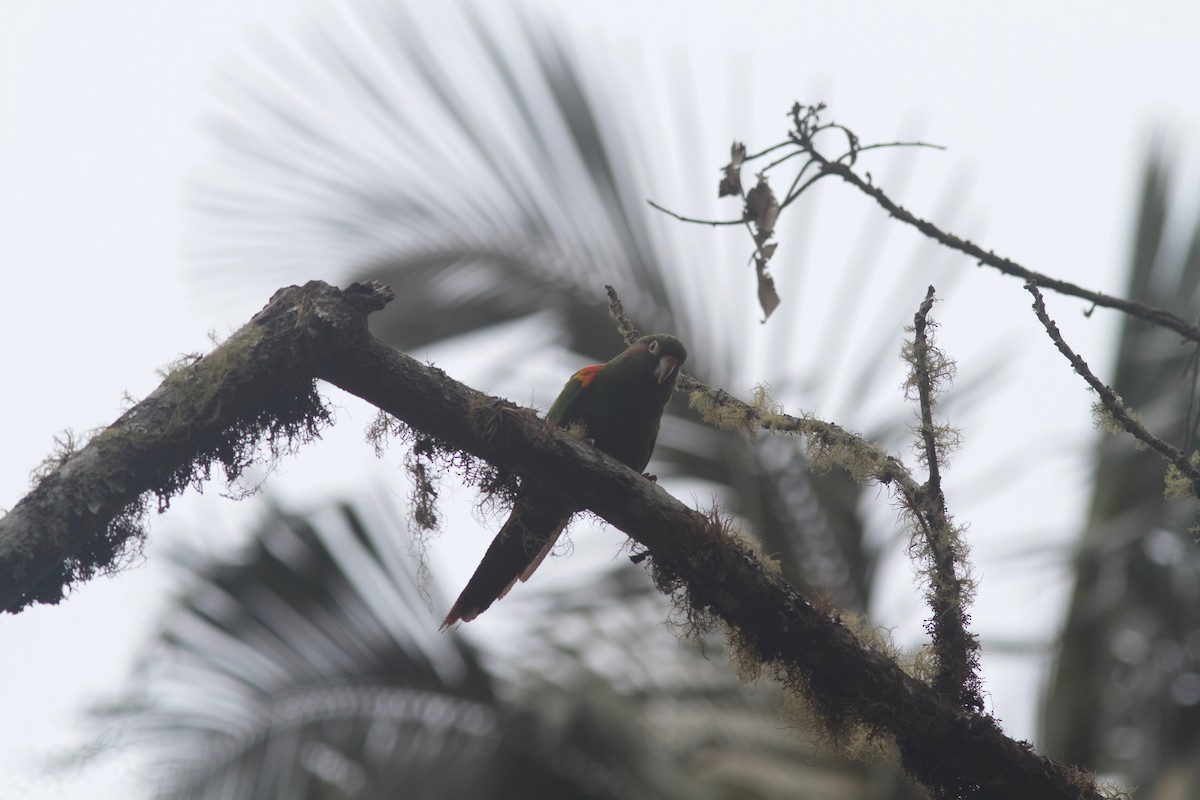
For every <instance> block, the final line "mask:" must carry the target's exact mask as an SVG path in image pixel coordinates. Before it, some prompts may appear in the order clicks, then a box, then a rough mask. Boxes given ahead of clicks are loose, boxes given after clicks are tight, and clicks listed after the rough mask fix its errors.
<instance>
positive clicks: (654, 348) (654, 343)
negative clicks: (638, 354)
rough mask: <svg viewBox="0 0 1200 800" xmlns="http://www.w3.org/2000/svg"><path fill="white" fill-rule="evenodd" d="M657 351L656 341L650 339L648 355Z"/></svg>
mask: <svg viewBox="0 0 1200 800" xmlns="http://www.w3.org/2000/svg"><path fill="white" fill-rule="evenodd" d="M657 352H658V342H656V341H654V340H653V339H651V340H650V355H654V354H655V353H657Z"/></svg>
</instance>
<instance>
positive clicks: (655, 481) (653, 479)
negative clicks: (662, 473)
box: [642, 472, 658, 483]
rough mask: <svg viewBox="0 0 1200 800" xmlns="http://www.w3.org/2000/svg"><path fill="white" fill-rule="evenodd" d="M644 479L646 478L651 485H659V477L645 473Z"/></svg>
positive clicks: (643, 474)
mask: <svg viewBox="0 0 1200 800" xmlns="http://www.w3.org/2000/svg"><path fill="white" fill-rule="evenodd" d="M642 477H643V478H645V479H646V480H648V481H650V482H651V483H658V476H657V475H651V474H650V473H649V472H643V473H642Z"/></svg>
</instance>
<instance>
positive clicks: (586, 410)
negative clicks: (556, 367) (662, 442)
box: [442, 334, 687, 630]
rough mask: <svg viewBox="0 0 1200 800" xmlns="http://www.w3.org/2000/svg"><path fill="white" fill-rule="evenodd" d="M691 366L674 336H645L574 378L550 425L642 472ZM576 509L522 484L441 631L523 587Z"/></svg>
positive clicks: (549, 415)
mask: <svg viewBox="0 0 1200 800" xmlns="http://www.w3.org/2000/svg"><path fill="white" fill-rule="evenodd" d="M685 360H687V350H685V349H684V346H683V344H682V343H681V342H680V341H679V340H678V339H676V338H675V337H673V336H667V335H665V334H655V335H653V336H643V337H642V338H641V339H639V340H638V341H637V342H635V343H634V344H632V345H630V346H629V347H628V348H627V349H626V350H625V352H623V353H621V354H620V355H618V356H617V357H616V358H614V359H612V360H611V361H609V362H608V363H606V364H594V365H592V366H590V367H584V368H583V369H581V370H579V371H578V372H576V373H575V374H574V375H572V376H571V379H570V380H569V381H567V385H566V386H564V387H563V389H562V391H561V392H560V393H559V395H558V399H556V400H555V401H554V404H553V405H551V406H550V411H549V412H548V413H547V414H546V420H547V421H548V422H551V423H553V424H555V425H558V426H559V427H560V428H567V427H569V426H571V425H573V424H575V423H580V424H582V425H583V427H584V428H585V431H586V432H585V434H584V435H585V436H586V438H587V439H588V440H589V441H590V442H591V443H592V444H593V445H595V446H596V447H598V448H600V449H601V450H603V451H604V452H605V453H608V454H609V455H610V456H612V457H613V458H616V459H617V460H618V461H620V462H622V463H623V464H625V465H626V466H628V467H630V468H632V469H635V470H637V471H638V472H641V471H642V470H644V469H645V468H646V464H648V463H649V462H650V454H651V453H652V452H653V451H654V442H655V440H656V439H657V438H658V426H659V422H660V420H661V419H662V413H663V408H664V407H665V406H666V405H667V401H668V400H669V399H670V398H671V393H672V392H673V391H674V389H675V378H676V376H677V375H678V374H679V368H680V366H681V365H682V364H683V362H684V361H685ZM527 483H528V482H527ZM578 510H579V508H578V507H576V506H573V505H571V504H570V502H569V500H565V499H564V498H562V497H561V496H556V495H554V494H552V493H550V492H546V491H544V490H542V489H540V488H539V487H537V486H528V485H523V486H522V489H521V494H520V496H519V497H518V498H517V501H516V503H515V504H514V505H513V510H512V514H510V515H509V518H508V521H507V522H505V523H504V527H502V528H501V529H500V532H499V533H498V534H496V538H495V539H494V540H492V544H491V546H490V547H488V551H487V553H486V554H485V555H484V557H483V561H482V562H480V564H479V567H478V568H477V569H476V570H475V574H474V575H472V576H471V580H470V581H468V582H467V586H466V588H465V589H463V591H462V594H461V595H459V597H458V600H456V601H455V603H454V606H453V607H452V608H451V609H450V613H449V614H447V615H446V619H445V620H444V621H443V622H442V629H443V630H444V629H446V628H447V627H449V626H450V625H453V624H454V623H455V622H457V621H458V620H462V621H464V622H469V621H471V620H473V619H475V617H477V616H479V615H480V614H481V613H483V612H484V611H485V610H486V609H487V607H488V606H490V605H491V604H492V603H494V602H495V601H496V600H499V599H500V598H501V597H504V595H506V594H507V593H508V590H509V589H511V588H512V587H513V584H515V583H516V582H517V581H518V580H522V581H526V580H529V576H530V575H532V574H533V572H534V570H536V569H537V568H538V565H540V564H541V563H542V561H543V560H545V558H546V556H547V555H549V553H550V551H551V549H553V547H554V543H555V542H556V541H557V540H558V536H559V534H561V533H562V531H563V528H565V527H566V526H567V522H568V521H570V519H571V515H572V514H574V513H575V512H576V511H578Z"/></svg>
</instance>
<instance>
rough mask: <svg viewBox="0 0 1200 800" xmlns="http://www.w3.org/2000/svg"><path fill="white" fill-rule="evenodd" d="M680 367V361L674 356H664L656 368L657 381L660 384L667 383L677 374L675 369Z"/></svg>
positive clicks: (655, 376)
mask: <svg viewBox="0 0 1200 800" xmlns="http://www.w3.org/2000/svg"><path fill="white" fill-rule="evenodd" d="M678 366H679V359H677V358H675V357H674V356H663V357H662V358H660V359H659V360H658V365H657V366H656V367H655V368H654V378H655V380H657V381H658V382H659V383H666V382H667V381H668V380H670V378H671V376H672V375H674V374H675V369H676V368H677V367H678Z"/></svg>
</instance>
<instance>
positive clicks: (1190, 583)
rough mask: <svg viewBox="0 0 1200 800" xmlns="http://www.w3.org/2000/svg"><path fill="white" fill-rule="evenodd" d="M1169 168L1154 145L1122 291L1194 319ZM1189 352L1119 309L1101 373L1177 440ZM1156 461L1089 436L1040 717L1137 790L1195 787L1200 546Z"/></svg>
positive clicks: (1193, 402)
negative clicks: (1078, 524)
mask: <svg viewBox="0 0 1200 800" xmlns="http://www.w3.org/2000/svg"><path fill="white" fill-rule="evenodd" d="M1169 174H1170V165H1169V163H1168V161H1167V160H1166V159H1165V158H1164V157H1163V156H1162V154H1161V153H1157V152H1156V153H1153V154H1152V155H1151V157H1150V159H1149V161H1148V163H1147V166H1146V171H1145V175H1144V178H1143V182H1142V197H1141V206H1140V212H1139V215H1138V218H1137V222H1136V229H1135V234H1134V242H1133V253H1132V264H1131V271H1130V278H1129V285H1128V288H1127V292H1126V296H1127V297H1129V298H1130V299H1132V300H1137V301H1141V302H1144V303H1147V304H1149V305H1152V306H1157V307H1160V308H1165V309H1167V310H1169V311H1172V312H1174V313H1177V314H1179V315H1180V316H1182V317H1184V318H1195V316H1196V312H1197V309H1198V308H1200V221H1196V222H1193V223H1192V224H1190V225H1188V224H1186V223H1187V221H1186V220H1181V219H1179V218H1178V211H1174V209H1172V203H1171V202H1170V198H1171V196H1172V192H1171V187H1170V181H1169V180H1168V176H1169ZM1173 211H1174V213H1172V212H1173ZM1185 225H1186V228H1187V235H1186V236H1181V235H1179V233H1180V229H1181V228H1183V227H1184V226H1185ZM1197 356H1198V352H1197V349H1196V347H1195V346H1185V345H1184V344H1183V343H1181V342H1180V340H1179V337H1178V336H1176V335H1175V334H1172V333H1170V332H1169V331H1165V330H1162V329H1159V328H1155V327H1152V326H1150V325H1148V324H1146V323H1143V322H1139V321H1137V320H1135V319H1132V318H1129V317H1126V318H1125V319H1124V322H1123V329H1122V332H1121V338H1120V342H1119V345H1118V354H1117V363H1116V368H1115V378H1114V380H1113V381H1112V384H1111V385H1112V387H1113V389H1115V390H1116V392H1117V393H1118V394H1119V395H1120V396H1121V397H1122V398H1124V400H1125V402H1126V403H1127V404H1128V405H1129V406H1130V407H1131V408H1133V409H1136V410H1137V412H1138V413H1139V414H1140V415H1141V417H1142V421H1143V422H1144V423H1145V424H1146V426H1147V428H1149V429H1150V430H1152V431H1154V432H1155V434H1156V435H1158V436H1160V437H1162V438H1163V439H1165V440H1167V441H1169V442H1172V443H1173V444H1175V445H1176V446H1179V447H1185V448H1187V449H1194V448H1195V447H1196V440H1195V426H1196V422H1197V419H1200V416H1198V414H1200V409H1198V408H1197V398H1196V393H1195V388H1196V385H1197V383H1196V381H1197V365H1198V362H1197ZM1164 472H1165V465H1164V464H1163V462H1162V459H1161V458H1160V457H1159V456H1157V455H1156V454H1155V453H1153V452H1151V451H1149V450H1139V449H1136V448H1135V447H1134V446H1133V442H1132V439H1131V438H1130V437H1128V436H1119V435H1118V436H1111V435H1110V436H1105V437H1104V438H1102V439H1101V440H1100V441H1099V444H1098V448H1097V453H1096V460H1095V475H1096V479H1095V489H1094V494H1093V499H1092V503H1091V508H1090V510H1089V513H1088V519H1087V522H1086V527H1085V529H1084V532H1083V536H1082V539H1081V540H1080V544H1079V551H1078V554H1077V556H1076V570H1077V577H1076V586H1075V590H1074V595H1073V597H1072V600H1071V607H1070V611H1069V615H1068V619H1067V622H1066V627H1065V630H1064V631H1063V637H1062V642H1061V650H1060V653H1059V656H1058V661H1057V664H1056V669H1055V674H1054V678H1053V682H1052V684H1051V687H1050V691H1049V695H1048V700H1047V703H1046V709H1045V720H1044V729H1045V738H1046V746H1047V748H1048V750H1049V752H1050V753H1052V754H1054V755H1055V756H1057V757H1061V758H1063V759H1065V760H1066V761H1069V762H1071V763H1076V764H1085V765H1088V766H1090V767H1092V768H1094V769H1096V770H1098V771H1100V772H1102V773H1111V774H1115V775H1118V776H1120V777H1121V778H1122V779H1123V780H1124V781H1126V782H1127V783H1128V784H1129V785H1133V786H1137V787H1139V797H1140V796H1143V794H1144V795H1145V796H1146V797H1163V798H1167V797H1172V798H1174V797H1179V798H1183V797H1194V796H1196V795H1197V793H1198V792H1200V770H1197V768H1196V764H1197V763H1198V762H1197V761H1196V758H1195V755H1196V753H1197V748H1200V549H1197V546H1196V535H1195V534H1194V533H1193V532H1192V531H1191V530H1190V528H1191V526H1193V525H1195V524H1196V514H1195V504H1194V503H1193V502H1187V501H1183V502H1181V501H1179V500H1166V499H1164V496H1163V488H1164V483H1163V476H1164ZM1187 787H1190V789H1189V788H1187Z"/></svg>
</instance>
